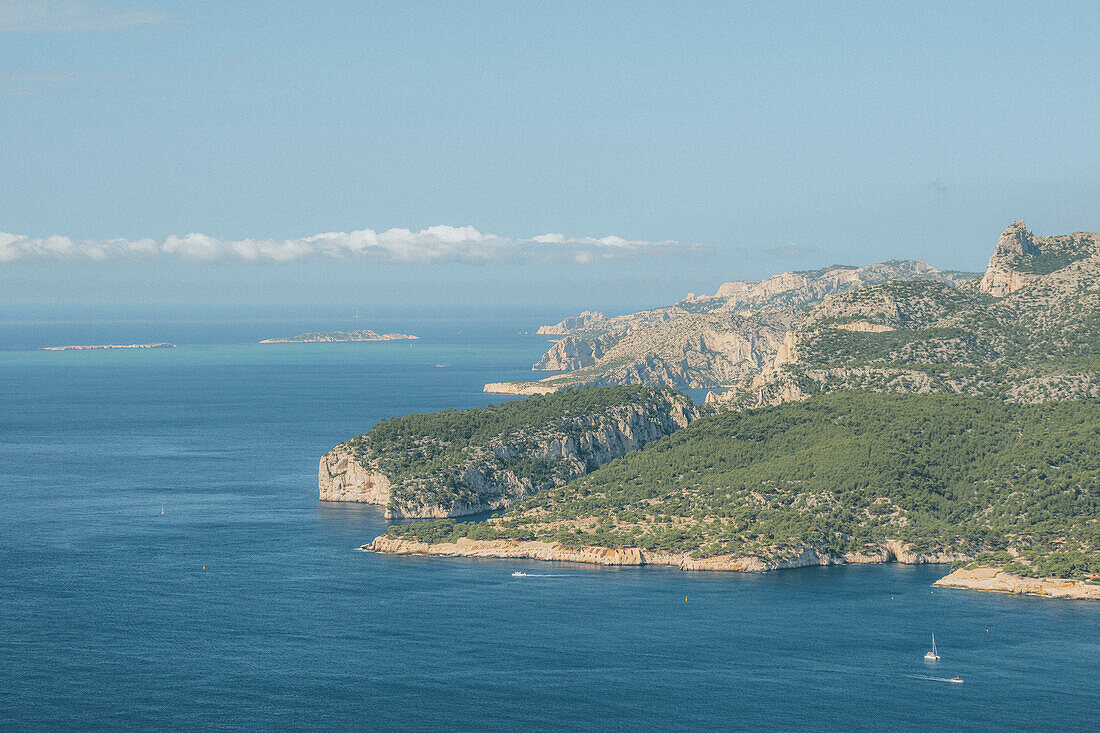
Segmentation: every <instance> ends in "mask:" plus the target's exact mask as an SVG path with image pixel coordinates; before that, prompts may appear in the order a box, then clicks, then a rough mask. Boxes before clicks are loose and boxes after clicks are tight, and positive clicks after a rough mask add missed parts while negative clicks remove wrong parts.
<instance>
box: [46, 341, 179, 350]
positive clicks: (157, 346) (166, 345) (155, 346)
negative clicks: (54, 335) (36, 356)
mask: <svg viewBox="0 0 1100 733" xmlns="http://www.w3.org/2000/svg"><path fill="white" fill-rule="evenodd" d="M174 348H176V345H175V344H169V343H166V342H163V341H162V342H160V343H156V344H93V345H90V346H43V347H42V348H41V349H40V351H94V350H98V349H174Z"/></svg>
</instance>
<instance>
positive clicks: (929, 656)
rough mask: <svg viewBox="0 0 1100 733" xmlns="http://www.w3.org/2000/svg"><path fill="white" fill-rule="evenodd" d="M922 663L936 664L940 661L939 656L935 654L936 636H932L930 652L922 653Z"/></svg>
mask: <svg viewBox="0 0 1100 733" xmlns="http://www.w3.org/2000/svg"><path fill="white" fill-rule="evenodd" d="M924 661H926V662H938V661H940V655H939V654H936V635H935V634H932V651H928V652H925V653H924Z"/></svg>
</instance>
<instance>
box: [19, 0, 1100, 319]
mask: <svg viewBox="0 0 1100 733" xmlns="http://www.w3.org/2000/svg"><path fill="white" fill-rule="evenodd" d="M1097 37H1100V6H1097V4H1095V3H1080V4H1074V3H1058V4H1036V3H1011V2H997V3H927V2H924V3H844V4H826V3H732V2H731V3H649V2H637V1H635V2H628V3H568V2H529V3H520V2H500V3H491V2H479V3H463V2H456V1H451V2H440V3H419V2H407V1H406V2H396V3H361V2H310V3H289V2H288V3H260V2H256V3H253V2H249V3H244V2H240V3H235V2H187V3H170V2H141V0H134V1H132V2H129V1H127V2H99V1H98V0H70V1H68V2H51V1H49V0H0V232H4V233H6V234H0V303H31V302H74V303H76V302H120V303H125V302H215V303H252V304H264V303H271V304H286V303H289V304H319V303H320V304H324V303H331V304H345V303H353V304H368V303H371V302H387V303H450V302H454V303H480V302H484V303H508V302H514V301H517V300H526V301H531V302H538V303H552V304H578V305H584V304H588V303H591V304H594V305H599V304H606V303H622V304H631V305H645V304H660V303H665V302H670V301H672V300H676V299H678V298H680V297H682V296H683V295H684V294H685V293H687V292H688V291H697V292H706V291H711V292H713V290H714V289H715V288H716V287H717V286H718V284H719V283H721V282H722V281H724V280H730V279H737V278H756V277H761V276H765V275H768V274H771V273H774V272H779V271H782V270H787V269H800V268H809V267H816V266H820V265H823V264H827V263H831V262H845V263H853V264H863V263H868V262H873V261H878V260H882V259H888V258H893V257H914V258H923V259H926V260H928V261H929V262H931V263H932V264H935V265H937V266H940V267H950V268H959V269H981V268H982V267H984V263H985V260H986V259H987V258H988V256H989V254H990V252H991V251H992V246H993V244H994V243H995V241H996V237H997V235H998V234H999V232H1000V231H1001V229H1003V228H1004V227H1005V226H1006V225H1007V224H1008V223H1010V222H1011V221H1013V220H1014V219H1021V218H1022V219H1024V220H1025V221H1027V223H1028V225H1029V226H1031V227H1032V228H1034V230H1035V231H1036V232H1037V233H1062V232H1069V231H1081V230H1088V231H1095V230H1098V229H1100V206H1098V205H1097V202H1098V201H1100V135H1098V134H1097V131H1098V130H1100V102H1098V99H1100V58H1098V55H1097V54H1096V52H1095V49H1096V45H1095V44H1096V38H1097ZM431 227H442V229H429V228H431ZM464 228H468V229H464ZM368 230H369V233H364V232H367V231H368ZM389 230H398V231H396V232H391V231H389ZM406 230H407V232H406ZM463 232H466V234H463ZM471 232H473V233H471ZM192 233H201V234H202V235H203V237H202V238H200V239H194V238H193V239H181V238H182V237H184V235H188V234H192ZM355 233H359V234H355ZM318 234H332V235H333V236H329V237H327V238H326V237H322V238H320V239H317V238H315V237H314V236H313V235H318ZM341 234H344V235H346V236H344V237H340V236H336V235H341ZM547 234H553V235H560V236H559V237H556V238H555V237H551V238H546V237H544V236H542V235H547ZM51 236H56V237H61V238H63V239H53V240H50V239H48V238H49V237H51ZM5 237H6V238H5ZM172 237H176V238H177V239H169V238H172ZM463 237H466V239H463ZM607 237H613V238H614V239H610V240H609V239H607ZM307 238H308V239H307ZM536 238H537V239H536ZM5 242H7V245H6V247H7V249H4V247H5V244H4V243H5ZM166 242H174V243H176V244H174V245H169V244H166ZM180 242H182V243H183V244H180ZM318 242H320V243H321V244H317V243H318ZM364 242H365V243H366V244H364ZM188 243H190V244H188ZM5 252H7V255H6V256H5V255H4V253H5Z"/></svg>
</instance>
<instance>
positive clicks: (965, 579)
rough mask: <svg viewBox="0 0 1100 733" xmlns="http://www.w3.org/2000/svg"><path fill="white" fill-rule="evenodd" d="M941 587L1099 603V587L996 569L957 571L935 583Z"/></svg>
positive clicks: (1082, 582) (1080, 582)
mask: <svg viewBox="0 0 1100 733" xmlns="http://www.w3.org/2000/svg"><path fill="white" fill-rule="evenodd" d="M932 585H935V586H938V587H940V588H962V589H965V590H983V591H989V592H993V593H1015V594H1021V595H1029V596H1042V597H1044V598H1071V599H1078V600H1086V599H1087V600H1097V601H1100V585H1098V584H1095V583H1086V582H1084V581H1081V580H1066V579H1065V578H1025V577H1023V576H1021V575H1015V574H1013V573H1006V572H1004V570H1003V569H1002V568H999V567H982V568H970V569H966V568H960V569H959V570H956V571H954V572H952V573H951V574H949V575H946V576H944V577H942V578H940V579H939V580H937V581H936V582H935V583H933V584H932Z"/></svg>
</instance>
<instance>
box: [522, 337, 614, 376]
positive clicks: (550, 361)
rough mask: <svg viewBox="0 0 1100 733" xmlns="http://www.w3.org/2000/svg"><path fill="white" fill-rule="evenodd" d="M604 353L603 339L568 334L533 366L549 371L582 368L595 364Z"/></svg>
mask: <svg viewBox="0 0 1100 733" xmlns="http://www.w3.org/2000/svg"><path fill="white" fill-rule="evenodd" d="M544 328H545V327H544ZM540 330H541V329H540ZM603 355H604V345H603V339H600V338H595V339H581V338H577V337H576V336H566V337H565V338H563V339H560V340H559V341H557V342H556V343H555V344H554V345H553V346H552V347H551V348H550V350H549V351H547V352H546V353H545V354H544V355H543V357H542V358H541V359H539V360H538V361H537V362H536V363H535V365H534V366H533V367H531V368H532V369H535V370H537V371H549V372H560V371H567V370H573V369H580V368H581V367H586V366H589V365H590V364H595V363H596V360H597V359H599V358H600V357H601V356H603Z"/></svg>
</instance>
